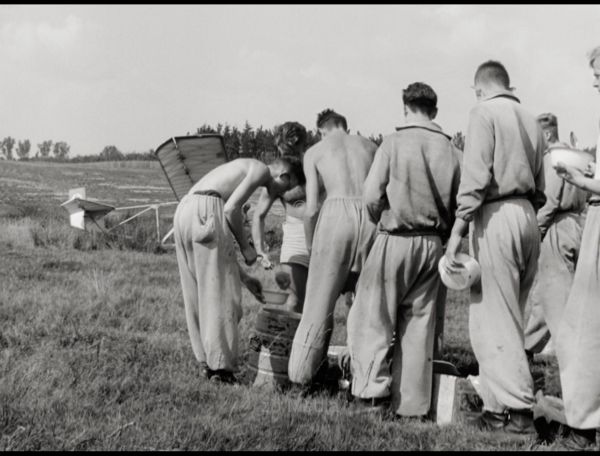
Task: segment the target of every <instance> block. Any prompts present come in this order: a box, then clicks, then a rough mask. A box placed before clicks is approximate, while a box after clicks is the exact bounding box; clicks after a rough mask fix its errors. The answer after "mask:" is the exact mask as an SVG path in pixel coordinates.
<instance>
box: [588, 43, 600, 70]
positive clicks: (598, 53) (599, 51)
mask: <svg viewBox="0 0 600 456" xmlns="http://www.w3.org/2000/svg"><path fill="white" fill-rule="evenodd" d="M598 57H600V46H596V47H595V48H594V49H592V50H591V51H590V52H589V54H588V59H589V61H590V66H591V67H593V66H594V60H596V59H597V58H598Z"/></svg>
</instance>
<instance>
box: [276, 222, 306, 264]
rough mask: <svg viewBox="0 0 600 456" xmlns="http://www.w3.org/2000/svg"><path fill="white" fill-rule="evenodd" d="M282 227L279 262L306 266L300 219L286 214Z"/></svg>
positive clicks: (304, 238)
mask: <svg viewBox="0 0 600 456" xmlns="http://www.w3.org/2000/svg"><path fill="white" fill-rule="evenodd" d="M282 228H283V239H282V241H281V255H280V257H279V262H280V263H295V264H300V265H302V266H304V267H306V268H308V262H309V255H308V250H307V248H306V237H305V236H304V223H303V221H302V219H299V218H297V217H292V216H290V215H288V216H286V218H285V222H284V223H283V225H282Z"/></svg>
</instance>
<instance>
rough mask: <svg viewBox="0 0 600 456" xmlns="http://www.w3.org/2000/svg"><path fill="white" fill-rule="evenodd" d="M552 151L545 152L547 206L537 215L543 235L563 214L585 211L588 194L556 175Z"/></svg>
mask: <svg viewBox="0 0 600 456" xmlns="http://www.w3.org/2000/svg"><path fill="white" fill-rule="evenodd" d="M555 145H564V146H565V147H568V146H567V145H566V144H564V143H553V144H551V145H550V146H555ZM549 152H550V149H546V152H544V173H545V179H546V190H545V191H544V193H545V194H546V204H544V205H543V206H542V208H541V209H540V210H539V211H538V213H537V220H538V226H539V227H540V231H541V232H542V234H545V233H546V231H547V230H548V228H550V225H552V223H553V221H554V218H555V217H556V216H557V215H558V214H559V213H561V212H575V213H581V212H582V211H583V210H584V209H585V204H586V199H587V192H586V191H585V190H582V189H580V188H579V187H576V186H574V185H572V184H569V183H568V182H567V181H566V180H564V179H562V178H561V177H559V176H558V174H556V171H555V170H554V168H553V167H552V161H551V159H550V153H549Z"/></svg>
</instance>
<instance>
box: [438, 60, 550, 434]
mask: <svg viewBox="0 0 600 456" xmlns="http://www.w3.org/2000/svg"><path fill="white" fill-rule="evenodd" d="M474 79H475V85H474V89H475V92H476V96H477V99H478V100H479V103H478V104H477V105H476V106H475V107H474V108H473V109H472V110H471V113H470V117H469V127H468V130H467V135H466V140H465V149H464V156H463V169H462V175H461V182H460V188H459V192H458V197H457V199H458V210H457V211H456V221H455V222H454V227H453V228H452V234H451V237H450V240H449V241H448V247H447V249H446V256H447V263H448V267H449V269H450V270H452V269H453V268H454V269H455V268H458V267H459V266H460V264H459V263H458V261H457V260H456V256H457V253H458V249H459V245H460V241H461V239H462V237H463V236H464V235H465V234H466V233H467V230H468V229H469V225H470V233H469V241H470V243H469V244H470V245H469V251H470V255H471V256H472V257H474V258H475V259H476V260H477V261H478V262H479V264H480V266H481V281H480V282H478V283H476V284H474V285H473V286H472V287H471V305H470V308H469V333H470V337H471V344H472V346H473V351H474V353H475V357H476V358H477V361H478V363H479V383H480V391H481V396H482V400H483V413H482V414H481V415H480V416H478V417H477V419H476V420H474V421H473V423H472V424H474V425H476V426H478V427H479V428H481V429H485V430H503V431H506V432H515V433H534V432H535V429H534V427H533V412H532V406H533V404H534V391H533V379H532V377H531V373H530V372H529V366H528V362H527V357H526V355H525V349H524V346H523V330H524V326H525V321H524V315H523V311H524V308H525V302H526V301H527V297H528V294H529V291H530V288H531V286H532V284H533V280H534V277H535V273H536V270H537V260H538V256H539V251H540V233H539V229H538V226H537V220H536V211H537V210H538V209H539V208H540V207H541V206H542V205H543V204H544V203H545V200H546V197H545V196H544V169H543V152H544V149H545V148H546V141H545V139H544V135H543V133H542V129H541V127H540V125H539V124H538V122H537V120H536V118H535V117H534V116H533V115H532V114H530V113H529V112H527V111H526V110H525V109H524V108H523V107H522V106H521V104H520V101H519V99H518V98H517V97H516V96H515V95H514V93H513V91H512V89H510V79H509V76H508V72H507V71H506V69H505V68H504V66H503V65H502V64H501V63H500V62H497V61H488V62H485V63H483V64H481V65H480V66H479V68H478V69H477V71H476V73H475V78H474Z"/></svg>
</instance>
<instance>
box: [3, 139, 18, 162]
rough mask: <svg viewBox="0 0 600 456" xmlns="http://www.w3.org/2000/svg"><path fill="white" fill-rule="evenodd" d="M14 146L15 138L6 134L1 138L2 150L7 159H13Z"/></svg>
mask: <svg viewBox="0 0 600 456" xmlns="http://www.w3.org/2000/svg"><path fill="white" fill-rule="evenodd" d="M14 146H15V139H14V138H11V137H10V136H7V137H6V138H4V139H3V140H2V152H3V153H4V156H5V157H6V159H7V160H13V147H14Z"/></svg>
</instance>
